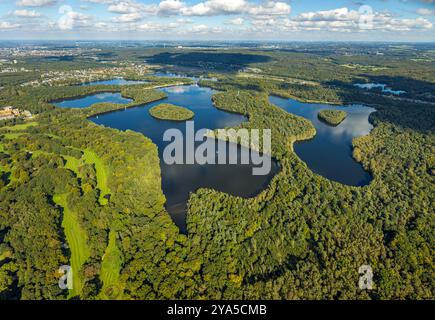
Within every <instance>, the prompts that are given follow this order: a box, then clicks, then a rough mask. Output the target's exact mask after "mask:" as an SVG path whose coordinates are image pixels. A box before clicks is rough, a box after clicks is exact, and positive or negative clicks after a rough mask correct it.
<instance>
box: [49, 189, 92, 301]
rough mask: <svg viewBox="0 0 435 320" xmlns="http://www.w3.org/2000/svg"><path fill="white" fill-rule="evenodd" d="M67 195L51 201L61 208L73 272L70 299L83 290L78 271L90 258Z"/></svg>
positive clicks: (82, 231) (84, 236) (82, 233)
mask: <svg viewBox="0 0 435 320" xmlns="http://www.w3.org/2000/svg"><path fill="white" fill-rule="evenodd" d="M67 197H68V194H60V195H55V196H54V197H53V201H54V202H55V203H56V204H57V205H59V206H61V207H62V208H63V220H62V227H63V229H64V232H65V237H66V240H67V245H68V247H69V249H70V251H71V258H70V263H71V268H72V270H73V289H72V290H71V292H70V294H69V295H70V297H75V296H79V295H80V294H81V292H82V288H83V279H82V277H81V274H80V271H81V268H82V266H83V264H84V263H85V262H86V260H87V259H88V258H89V257H90V252H89V248H88V247H87V244H86V241H87V240H86V239H87V236H86V232H85V231H84V230H83V229H82V228H81V226H80V223H79V221H78V219H77V215H76V213H75V212H72V211H71V210H70V209H69V208H68V200H67Z"/></svg>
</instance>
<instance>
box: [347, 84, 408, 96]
mask: <svg viewBox="0 0 435 320" xmlns="http://www.w3.org/2000/svg"><path fill="white" fill-rule="evenodd" d="M354 86H355V87H358V88H360V89H366V90H372V89H381V91H382V92H384V93H391V94H394V95H401V94H404V93H406V91H403V90H393V89H391V88H389V87H387V85H386V84H384V83H355V84H354Z"/></svg>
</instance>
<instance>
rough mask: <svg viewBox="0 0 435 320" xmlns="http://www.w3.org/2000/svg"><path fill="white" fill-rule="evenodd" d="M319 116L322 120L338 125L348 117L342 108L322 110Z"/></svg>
mask: <svg viewBox="0 0 435 320" xmlns="http://www.w3.org/2000/svg"><path fill="white" fill-rule="evenodd" d="M317 116H318V117H319V119H320V120H322V121H324V122H326V123H328V124H330V125H333V126H337V125H339V124H340V123H341V122H343V120H344V119H345V118H346V112H345V111H342V110H320V111H319V113H318V114H317Z"/></svg>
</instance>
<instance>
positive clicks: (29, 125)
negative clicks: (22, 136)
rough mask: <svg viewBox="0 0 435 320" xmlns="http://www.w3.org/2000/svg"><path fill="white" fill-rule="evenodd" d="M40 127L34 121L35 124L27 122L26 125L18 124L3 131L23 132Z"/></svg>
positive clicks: (4, 128)
mask: <svg viewBox="0 0 435 320" xmlns="http://www.w3.org/2000/svg"><path fill="white" fill-rule="evenodd" d="M37 125H38V122H36V121H33V122H26V123H22V124H16V125H14V126H7V127H3V128H1V129H3V130H9V131H23V130H26V129H28V128H29V127H35V126H37Z"/></svg>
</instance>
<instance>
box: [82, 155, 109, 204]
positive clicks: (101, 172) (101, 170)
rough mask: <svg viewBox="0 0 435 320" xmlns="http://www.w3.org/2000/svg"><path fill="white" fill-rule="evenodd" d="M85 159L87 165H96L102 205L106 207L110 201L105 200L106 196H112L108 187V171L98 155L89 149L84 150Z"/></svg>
mask: <svg viewBox="0 0 435 320" xmlns="http://www.w3.org/2000/svg"><path fill="white" fill-rule="evenodd" d="M84 158H85V161H86V163H91V164H94V165H95V171H96V172H97V188H98V189H100V199H99V201H100V204H101V205H106V204H107V203H108V200H107V199H106V198H104V196H105V195H107V194H110V189H109V187H108V186H107V169H106V167H105V165H104V163H103V161H102V160H101V158H100V157H98V155H97V154H96V153H95V152H93V151H91V150H89V149H87V150H84Z"/></svg>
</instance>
